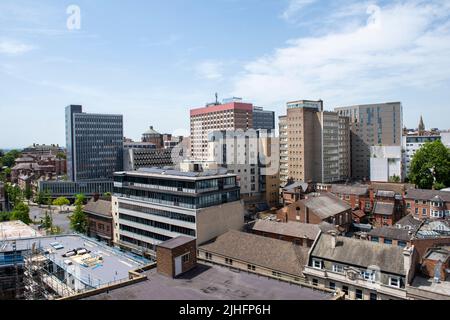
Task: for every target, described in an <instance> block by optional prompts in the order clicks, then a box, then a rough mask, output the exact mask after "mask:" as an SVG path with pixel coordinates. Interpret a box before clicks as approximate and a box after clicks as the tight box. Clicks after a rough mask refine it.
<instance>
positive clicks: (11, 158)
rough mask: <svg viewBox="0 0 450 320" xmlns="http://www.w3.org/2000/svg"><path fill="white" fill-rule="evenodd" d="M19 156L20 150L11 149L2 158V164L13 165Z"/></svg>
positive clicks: (0, 160) (0, 161)
mask: <svg viewBox="0 0 450 320" xmlns="http://www.w3.org/2000/svg"><path fill="white" fill-rule="evenodd" d="M18 157H20V151H18V150H11V151H9V152H7V153H6V154H4V155H3V156H2V157H1V159H0V163H1V166H2V167H3V166H6V167H9V168H11V167H13V166H14V164H15V162H16V159H17V158H18Z"/></svg>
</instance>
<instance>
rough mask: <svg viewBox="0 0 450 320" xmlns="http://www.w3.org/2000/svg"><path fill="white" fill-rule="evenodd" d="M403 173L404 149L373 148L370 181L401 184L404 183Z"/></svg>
mask: <svg viewBox="0 0 450 320" xmlns="http://www.w3.org/2000/svg"><path fill="white" fill-rule="evenodd" d="M402 173H403V172H402V149H401V147H400V146H398V147H395V146H391V147H385V146H383V147H379V146H375V147H371V155H370V181H374V182H401V181H403V174H402ZM397 179H398V180H397Z"/></svg>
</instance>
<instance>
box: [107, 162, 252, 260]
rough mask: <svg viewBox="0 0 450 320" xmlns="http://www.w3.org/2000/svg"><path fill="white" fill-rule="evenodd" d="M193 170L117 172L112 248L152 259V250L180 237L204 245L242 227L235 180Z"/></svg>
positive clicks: (184, 167)
mask: <svg viewBox="0 0 450 320" xmlns="http://www.w3.org/2000/svg"><path fill="white" fill-rule="evenodd" d="M195 166H198V165H195V164H193V163H182V164H181V165H180V170H164V169H156V168H152V169H149V168H142V169H140V170H138V171H132V172H118V173H115V175H114V195H113V198H112V212H113V222H114V242H115V244H116V245H118V246H120V247H123V248H126V249H129V250H132V251H134V252H136V253H139V254H144V255H154V252H155V246H156V245H158V244H160V243H162V242H164V241H167V240H169V239H172V238H175V237H177V236H180V235H182V236H189V237H192V238H196V239H197V243H198V244H202V243H204V242H206V241H208V240H210V239H212V238H214V237H216V236H218V235H220V234H222V233H224V232H226V231H228V230H229V229H236V230H238V229H240V228H242V227H243V224H244V207H243V204H242V203H241V201H240V193H239V186H238V185H237V181H236V175H233V174H227V172H226V170H225V169H217V170H203V171H200V168H194V167H195ZM195 169H196V170H195ZM195 171H196V172H195Z"/></svg>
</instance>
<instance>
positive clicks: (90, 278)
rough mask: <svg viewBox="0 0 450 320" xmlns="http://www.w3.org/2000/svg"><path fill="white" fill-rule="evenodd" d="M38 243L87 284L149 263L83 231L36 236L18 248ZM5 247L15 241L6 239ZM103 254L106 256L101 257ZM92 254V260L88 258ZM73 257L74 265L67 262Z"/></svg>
mask: <svg viewBox="0 0 450 320" xmlns="http://www.w3.org/2000/svg"><path fill="white" fill-rule="evenodd" d="M33 246H35V247H36V248H41V249H42V250H44V251H49V252H50V253H49V254H47V255H46V256H47V257H48V258H49V259H50V260H51V261H53V262H54V263H56V264H57V265H59V266H61V267H63V268H66V269H67V270H72V272H71V273H72V274H76V276H77V277H78V278H79V279H80V280H81V281H82V282H84V283H85V284H87V285H92V286H98V285H100V284H106V283H109V282H112V281H116V280H121V279H125V278H128V271H130V270H133V269H137V268H139V267H141V266H143V265H145V264H147V263H148V261H147V260H146V259H143V258H141V257H137V256H134V255H131V254H126V253H124V252H121V251H119V250H116V249H114V248H111V247H108V246H107V245H105V244H102V243H100V242H97V241H94V240H91V239H89V238H86V237H83V236H79V235H64V236H51V237H37V238H36V237H35V238H28V239H20V240H17V241H16V247H17V250H18V251H28V250H31V248H33ZM78 248H85V249H87V250H89V251H90V253H89V254H85V255H82V256H79V255H75V256H72V257H70V258H65V257H63V256H62V255H63V254H65V253H66V252H68V251H71V250H74V249H78ZM2 249H3V250H2V251H5V252H7V251H12V250H13V248H12V243H11V241H8V242H6V245H5V246H4V247H3V248H2ZM98 257H101V258H102V260H99V259H98ZM86 258H89V260H91V262H92V264H91V262H89V263H88V262H87V260H84V259H86ZM66 260H70V261H71V262H72V265H70V266H69V265H67V264H66V263H65V261H66Z"/></svg>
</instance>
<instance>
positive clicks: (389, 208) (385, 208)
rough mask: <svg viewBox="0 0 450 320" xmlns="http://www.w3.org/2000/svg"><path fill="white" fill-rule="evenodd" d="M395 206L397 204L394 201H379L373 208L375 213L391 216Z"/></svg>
mask: <svg viewBox="0 0 450 320" xmlns="http://www.w3.org/2000/svg"><path fill="white" fill-rule="evenodd" d="M394 208H395V206H394V204H393V203H387V202H380V201H377V202H376V203H375V207H374V208H373V213H375V214H382V215H385V216H390V215H392V214H393V213H394Z"/></svg>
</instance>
